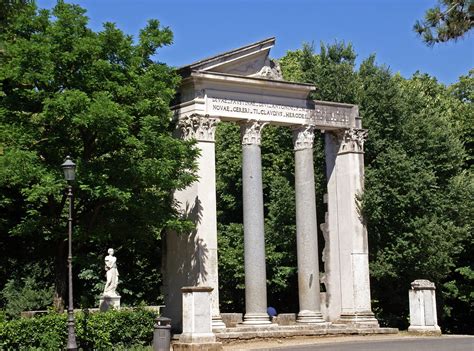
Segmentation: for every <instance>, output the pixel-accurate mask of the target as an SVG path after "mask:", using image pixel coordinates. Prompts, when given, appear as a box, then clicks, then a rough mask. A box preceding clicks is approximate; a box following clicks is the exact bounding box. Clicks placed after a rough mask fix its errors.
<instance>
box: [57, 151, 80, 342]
mask: <svg viewBox="0 0 474 351" xmlns="http://www.w3.org/2000/svg"><path fill="white" fill-rule="evenodd" d="M61 168H62V169H63V171H64V178H66V180H67V182H68V192H67V197H68V199H69V217H68V248H69V252H68V256H67V264H68V279H69V304H68V308H67V327H68V333H67V350H77V343H76V330H75V322H74V307H73V303H72V185H71V182H72V181H73V180H74V179H75V178H76V173H75V171H76V164H75V163H74V162H72V160H71V157H69V156H67V157H66V161H64V163H63V164H62V165H61Z"/></svg>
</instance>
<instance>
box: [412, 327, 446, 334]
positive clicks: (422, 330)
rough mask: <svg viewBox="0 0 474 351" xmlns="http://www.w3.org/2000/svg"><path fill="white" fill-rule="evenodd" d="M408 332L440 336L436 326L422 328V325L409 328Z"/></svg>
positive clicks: (438, 328)
mask: <svg viewBox="0 0 474 351" xmlns="http://www.w3.org/2000/svg"><path fill="white" fill-rule="evenodd" d="M408 332H409V333H410V334H423V335H441V329H440V327H439V326H437V325H430V326H422V325H415V326H411V325H410V326H409V327H408Z"/></svg>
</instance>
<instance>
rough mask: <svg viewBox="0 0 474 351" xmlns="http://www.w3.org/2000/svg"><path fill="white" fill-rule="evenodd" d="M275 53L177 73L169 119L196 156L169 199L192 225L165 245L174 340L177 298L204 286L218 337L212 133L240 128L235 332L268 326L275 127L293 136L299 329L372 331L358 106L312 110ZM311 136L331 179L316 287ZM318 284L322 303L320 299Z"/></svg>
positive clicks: (255, 51) (269, 43) (259, 52)
mask: <svg viewBox="0 0 474 351" xmlns="http://www.w3.org/2000/svg"><path fill="white" fill-rule="evenodd" d="M274 43H275V39H274V38H270V39H266V40H263V41H260V42H257V43H254V44H251V45H248V46H244V47H242V48H239V49H236V50H232V51H229V52H226V53H223V54H220V55H217V56H214V57H210V58H207V59H204V60H201V61H198V62H195V63H193V64H190V65H188V66H185V67H182V68H181V69H180V70H179V72H180V74H181V75H182V77H183V80H182V85H181V88H180V90H179V94H178V101H177V103H176V104H175V105H174V106H173V107H172V110H173V112H174V116H175V118H176V119H177V121H178V126H179V130H180V133H181V137H182V138H194V139H196V141H197V147H198V148H199V149H200V151H201V155H200V158H199V160H198V162H199V171H198V176H199V181H197V182H196V183H194V184H192V185H191V186H190V187H188V188H187V189H185V190H182V191H177V192H176V193H175V199H176V200H177V201H178V202H179V204H180V206H181V210H182V212H183V214H185V215H186V216H187V217H188V218H190V219H192V220H193V221H194V222H195V223H196V229H195V230H194V231H193V232H192V233H189V235H177V234H176V233H168V234H167V236H166V238H165V241H164V242H165V244H164V245H165V247H164V251H165V257H164V262H163V273H164V293H165V304H166V309H165V315H166V316H167V317H170V318H171V319H172V321H173V326H174V328H175V329H177V330H180V328H181V323H182V293H181V288H182V287H185V286H198V287H199V286H208V287H211V288H213V290H212V293H211V305H212V328H213V331H214V332H218V331H220V330H223V329H224V328H225V325H224V323H223V321H222V318H221V315H220V311H219V287H218V249H217V221H216V189H215V182H216V175H215V129H216V126H217V124H218V123H219V122H221V121H225V122H234V123H238V124H239V125H240V128H241V141H242V156H243V157H242V182H243V211H244V213H243V214H244V216H243V217H244V249H245V257H244V258H245V314H244V317H243V322H242V324H241V326H242V327H246V328H257V327H262V326H268V325H271V321H270V319H269V316H268V314H267V288H266V272H265V241H264V215H263V193H262V171H261V167H262V166H261V150H260V140H261V133H262V129H264V128H265V126H266V125H268V124H274V125H279V126H285V127H288V128H291V130H292V131H293V136H294V138H293V139H294V154H295V192H296V228H297V234H296V241H297V260H298V287H295V289H296V288H297V289H298V294H299V304H300V306H299V311H295V312H298V314H297V319H296V323H297V325H321V326H328V325H331V324H335V325H339V326H340V325H346V326H347V327H348V328H349V327H350V328H371V329H374V328H375V329H377V328H378V327H379V325H378V322H377V320H376V319H375V318H374V314H373V313H372V309H371V302H370V283H369V261H368V245H367V231H366V227H365V226H364V222H363V220H362V218H361V216H360V215H359V212H358V209H357V202H356V196H357V195H358V194H360V193H361V191H362V189H363V177H364V160H363V158H364V140H365V138H366V136H367V131H366V130H364V129H363V128H362V122H361V117H360V116H359V114H358V107H357V106H355V105H349V104H342V103H334V102H327V101H315V100H311V99H309V95H310V93H311V92H312V91H314V90H315V89H316V88H315V87H314V86H312V85H310V84H302V83H294V82H288V81H285V80H283V78H282V75H281V72H280V69H279V66H278V64H276V63H275V62H273V61H272V60H270V59H269V52H270V49H271V48H272V47H273V45H274ZM318 129H319V130H320V131H322V132H324V136H325V153H326V173H327V179H328V184H327V188H328V194H327V198H326V201H327V206H328V210H327V214H326V219H325V223H324V224H322V225H321V229H322V231H323V233H324V239H325V247H324V250H323V261H324V274H323V276H322V277H323V278H322V282H320V274H319V267H318V240H317V230H318V228H317V221H316V203H315V186H314V174H313V173H314V170H313V150H312V148H313V139H314V136H315V133H316V132H317V130H318ZM320 283H323V284H324V286H325V290H326V292H325V294H321V293H320ZM321 296H323V299H321ZM321 301H322V302H321ZM236 312H242V311H236ZM329 322H330V323H329Z"/></svg>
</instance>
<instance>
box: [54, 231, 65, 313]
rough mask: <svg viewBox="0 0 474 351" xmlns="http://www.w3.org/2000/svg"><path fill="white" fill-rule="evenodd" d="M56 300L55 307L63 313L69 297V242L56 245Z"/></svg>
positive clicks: (62, 241) (63, 241)
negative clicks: (67, 296)
mask: <svg viewBox="0 0 474 351" xmlns="http://www.w3.org/2000/svg"><path fill="white" fill-rule="evenodd" d="M54 275H55V277H54V298H53V306H54V309H55V310H56V311H57V312H60V313H62V312H63V311H64V306H65V305H66V295H67V241H66V240H60V241H58V242H57V243H56V257H55V264H54Z"/></svg>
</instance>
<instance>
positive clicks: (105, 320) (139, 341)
mask: <svg viewBox="0 0 474 351" xmlns="http://www.w3.org/2000/svg"><path fill="white" fill-rule="evenodd" d="M156 317H157V314H156V312H152V311H148V310H144V309H136V310H120V311H108V312H103V313H92V314H84V313H82V312H80V313H76V314H75V320H76V340H77V343H78V346H79V347H80V348H82V349H83V350H111V349H114V350H116V349H135V350H137V349H143V348H141V347H140V346H147V345H150V344H151V342H152V339H153V325H154V324H155V318H156ZM66 319H67V315H66V314H65V313H64V314H57V313H49V314H46V315H41V316H37V317H34V318H20V319H15V320H11V321H0V350H2V351H3V350H5V351H6V350H62V349H64V348H65V347H66V343H67V326H66Z"/></svg>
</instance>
